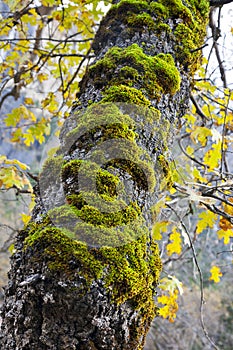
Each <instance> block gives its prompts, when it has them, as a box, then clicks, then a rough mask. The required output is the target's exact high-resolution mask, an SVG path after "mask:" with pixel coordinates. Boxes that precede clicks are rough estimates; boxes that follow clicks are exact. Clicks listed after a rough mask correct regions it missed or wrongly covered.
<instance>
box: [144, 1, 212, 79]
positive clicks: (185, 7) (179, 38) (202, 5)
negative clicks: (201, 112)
mask: <svg viewBox="0 0 233 350" xmlns="http://www.w3.org/2000/svg"><path fill="white" fill-rule="evenodd" d="M150 10H151V12H154V13H156V14H158V16H159V17H160V18H161V19H162V20H163V19H164V20H167V19H168V18H179V19H181V20H182V22H180V23H178V25H177V27H176V28H175V31H174V33H173V34H171V35H172V37H173V39H175V41H176V42H177V45H176V48H175V49H176V59H177V60H178V61H179V62H180V63H181V64H182V65H184V66H185V67H188V68H189V69H190V74H193V73H194V72H195V71H196V69H197V68H198V65H199V61H200V55H201V51H199V50H197V49H198V48H199V47H201V46H202V44H203V40H204V37H205V35H206V25H207V22H208V13H209V1H207V0H201V1H198V0H190V1H186V2H185V4H184V3H183V2H182V1H181V0H158V1H157V2H151V3H150Z"/></svg>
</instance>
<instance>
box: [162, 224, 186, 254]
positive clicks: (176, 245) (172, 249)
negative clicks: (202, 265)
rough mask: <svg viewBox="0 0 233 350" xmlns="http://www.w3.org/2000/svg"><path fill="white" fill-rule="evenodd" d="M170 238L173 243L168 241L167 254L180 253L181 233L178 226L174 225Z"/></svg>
mask: <svg viewBox="0 0 233 350" xmlns="http://www.w3.org/2000/svg"><path fill="white" fill-rule="evenodd" d="M169 240H170V241H171V243H168V245H167V247H166V248H167V254H168V255H169V256H170V255H172V254H174V253H176V254H180V253H181V243H182V240H181V235H180V233H179V232H177V231H176V228H175V227H174V228H173V230H172V234H171V235H170V237H169Z"/></svg>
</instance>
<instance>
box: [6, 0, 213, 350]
mask: <svg viewBox="0 0 233 350" xmlns="http://www.w3.org/2000/svg"><path fill="white" fill-rule="evenodd" d="M207 17H208V2H207V1H204V0H203V1H196V0H192V1H191V0H190V1H183V2H182V1H180V0H174V1H166V0H161V1H158V2H157V1H134V0H128V1H126V0H122V1H120V2H119V1H115V4H114V5H113V7H112V9H111V10H110V11H109V13H108V14H107V15H106V17H105V18H104V19H103V21H102V23H101V25H100V28H99V30H98V33H97V35H96V38H95V40H94V43H93V49H94V51H95V53H96V57H97V58H96V61H95V62H94V63H93V64H92V65H91V66H90V67H89V69H88V70H87V72H86V74H85V76H84V78H83V80H82V82H81V84H80V91H79V93H78V100H77V102H76V103H75V104H74V107H73V109H72V112H71V115H70V117H69V118H68V119H67V121H66V123H65V125H64V127H63V129H62V131H61V146H60V148H59V149H58V150H57V153H56V154H55V155H54V157H53V158H50V159H48V160H47V162H46V163H45V166H44V168H43V170H42V173H41V176H40V183H39V185H38V188H36V189H35V192H36V195H37V205H36V207H35V209H34V212H33V217H32V221H31V222H30V223H29V225H28V226H27V227H26V228H25V229H24V230H23V231H22V232H20V234H19V235H18V237H17V243H16V252H15V254H14V255H13V256H12V259H11V260H12V262H11V271H10V273H9V284H8V287H7V288H6V291H5V302H4V306H3V310H2V316H3V322H2V330H1V335H0V344H1V345H0V349H1V350H16V349H17V350H26V349H28V350H38V349H40V350H42V349H51V350H52V349H54V350H55V349H56V350H57V349H69V350H71V349H79V350H81V349H84V350H94V349H98V350H100V349H106V350H110V349H117V350H118V349H122V350H123V349H133V350H139V349H142V348H143V344H144V341H145V336H146V333H147V331H148V329H149V326H150V323H151V321H152V320H153V317H154V316H155V314H156V308H155V305H154V300H153V296H154V294H155V286H156V284H157V281H158V277H159V273H160V270H161V263H160V259H159V252H158V248H157V245H156V242H154V241H153V237H152V236H151V234H150V228H151V225H152V222H153V220H154V213H153V204H155V203H156V198H157V194H158V190H159V181H160V179H161V178H162V177H163V178H165V179H166V180H167V183H168V186H169V185H171V181H172V179H171V176H170V174H169V169H168V168H169V166H168V160H167V159H166V157H165V151H166V149H167V148H168V147H169V145H170V142H171V139H172V135H173V133H174V130H175V127H176V124H177V122H178V121H179V119H180V118H181V116H182V115H183V114H184V112H185V110H186V108H187V105H188V99H189V92H190V81H191V78H192V76H193V73H194V72H195V70H196V68H197V66H198V62H199V58H200V50H199V48H200V47H201V46H202V44H203V38H204V36H205V26H206V21H207Z"/></svg>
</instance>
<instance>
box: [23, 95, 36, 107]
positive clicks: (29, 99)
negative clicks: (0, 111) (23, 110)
mask: <svg viewBox="0 0 233 350" xmlns="http://www.w3.org/2000/svg"><path fill="white" fill-rule="evenodd" d="M24 103H26V105H33V104H34V101H33V99H32V98H30V97H25V99H24Z"/></svg>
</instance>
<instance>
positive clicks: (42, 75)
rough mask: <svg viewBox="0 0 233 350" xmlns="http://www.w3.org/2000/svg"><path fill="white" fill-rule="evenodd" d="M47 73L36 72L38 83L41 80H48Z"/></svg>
mask: <svg viewBox="0 0 233 350" xmlns="http://www.w3.org/2000/svg"><path fill="white" fill-rule="evenodd" d="M48 77H49V76H48V74H45V73H39V74H37V79H38V80H39V82H40V83H42V81H44V80H48Z"/></svg>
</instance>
